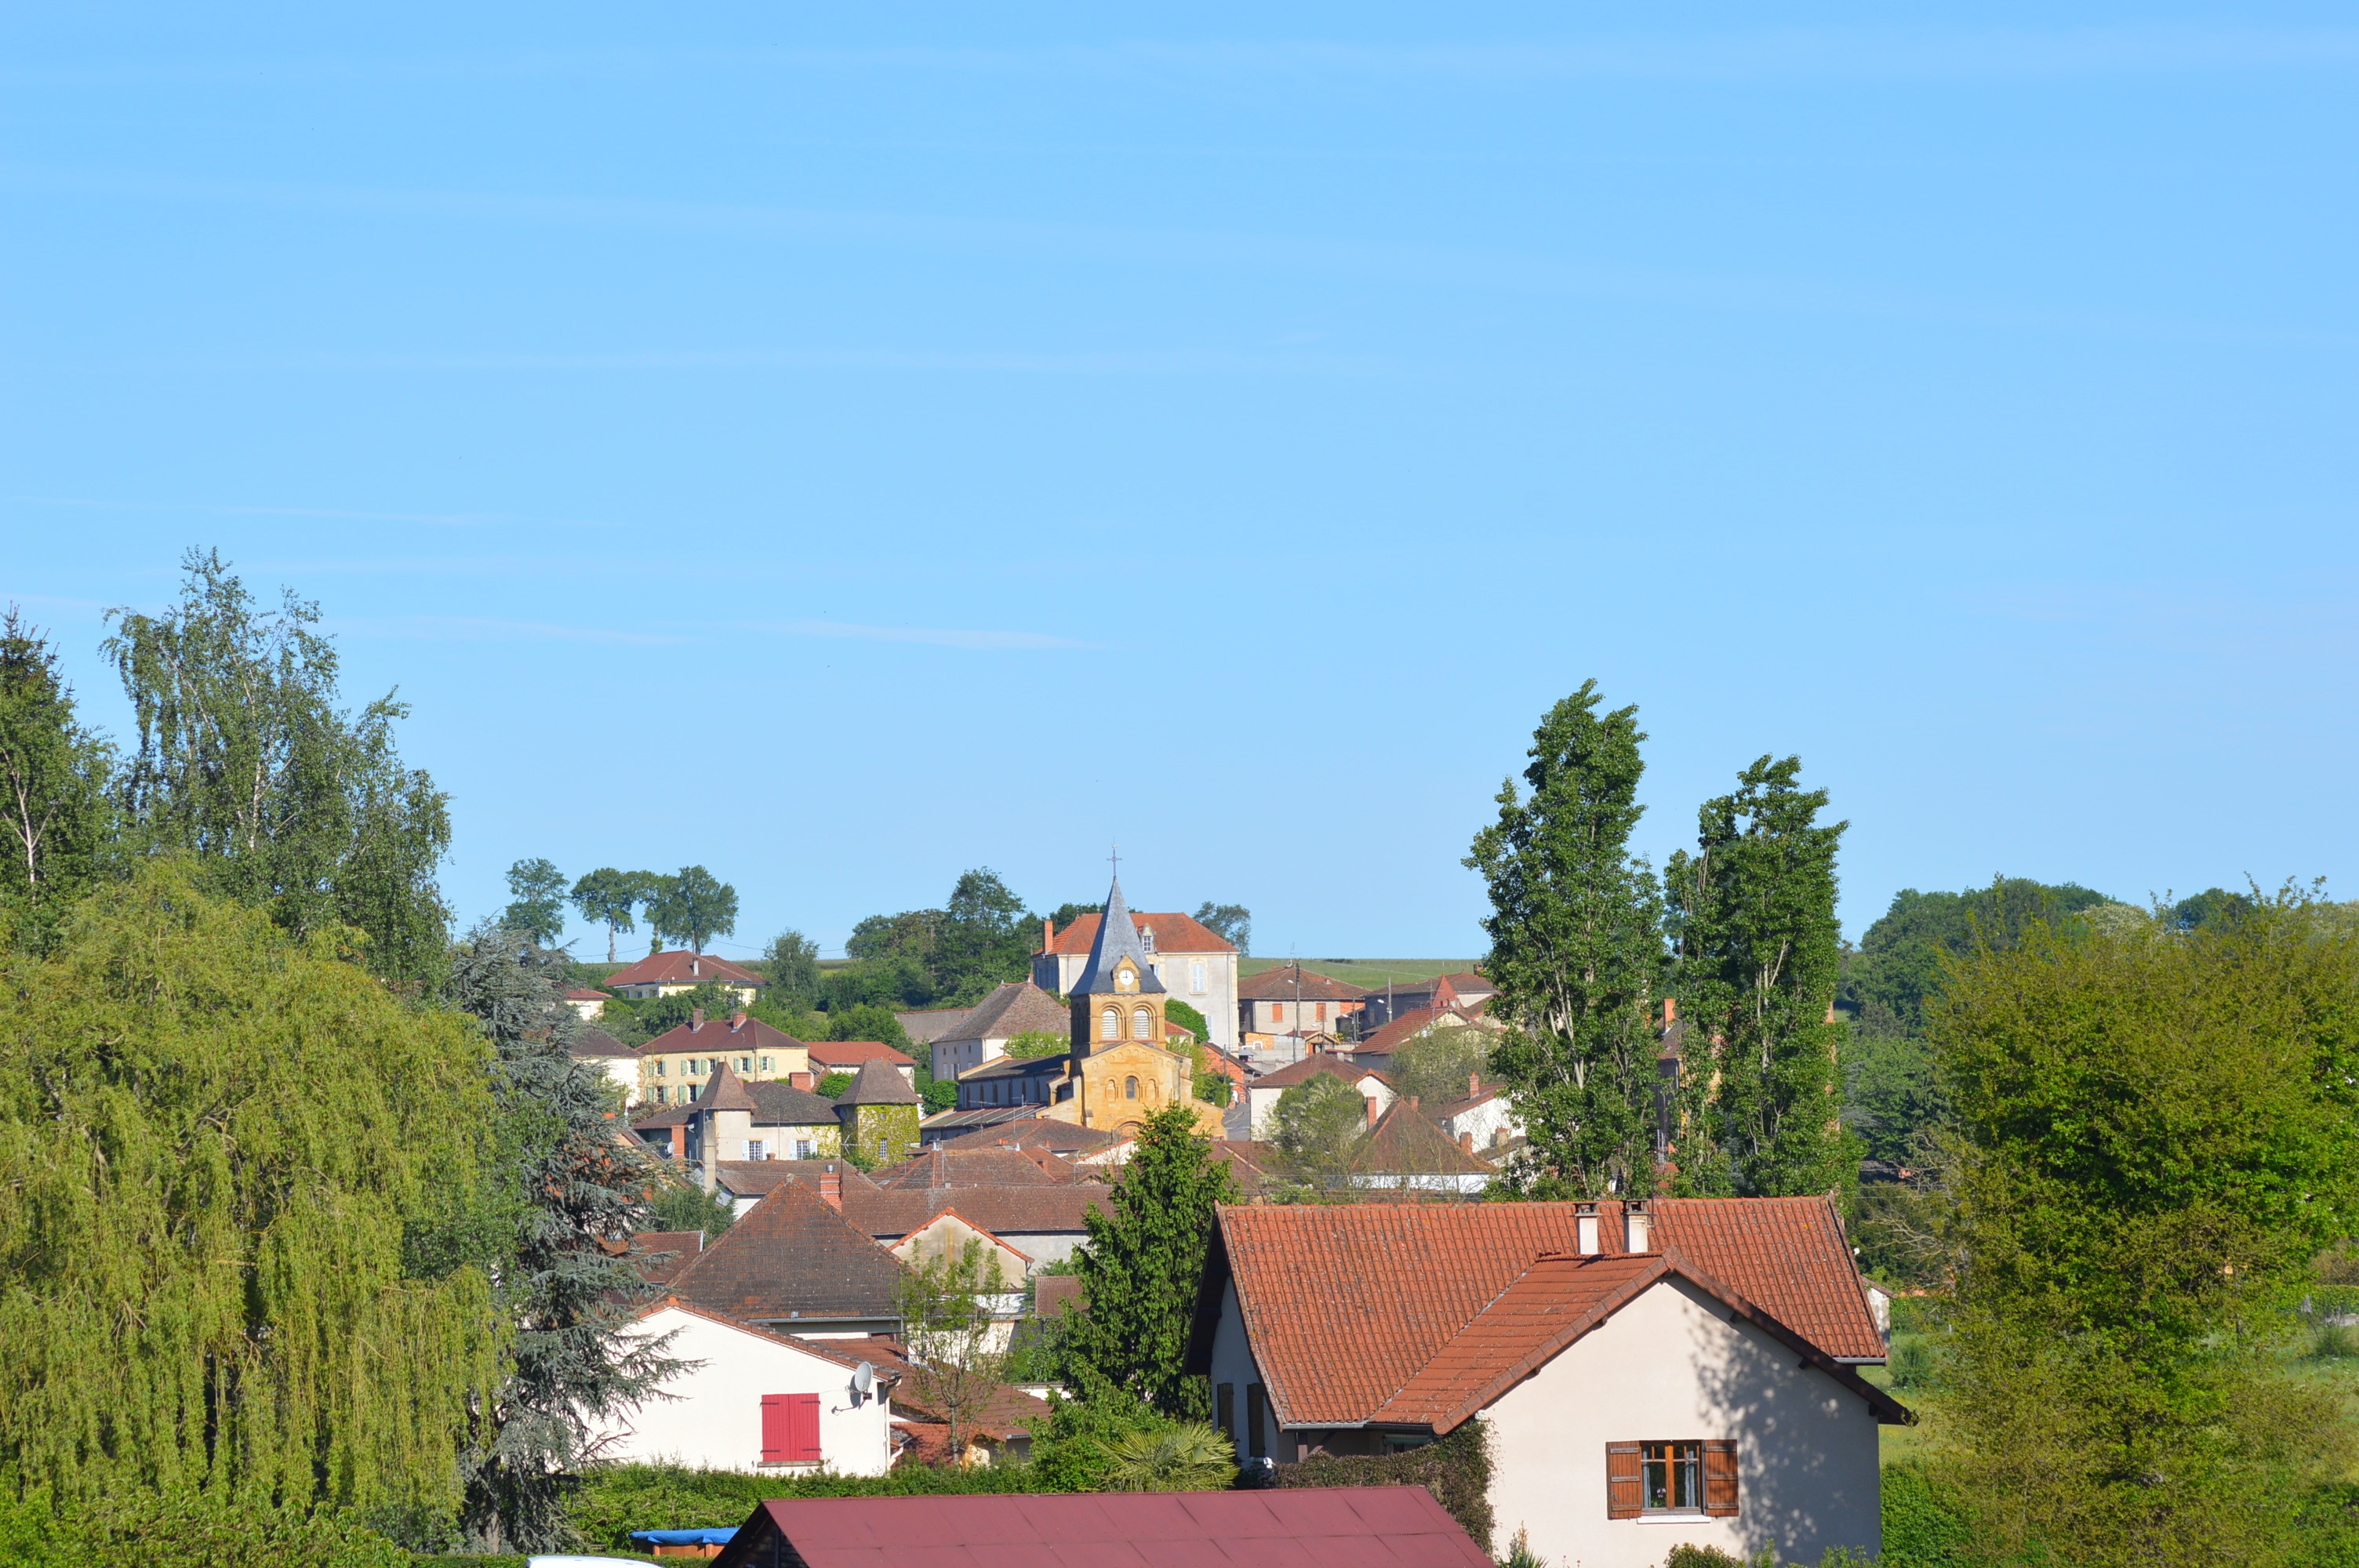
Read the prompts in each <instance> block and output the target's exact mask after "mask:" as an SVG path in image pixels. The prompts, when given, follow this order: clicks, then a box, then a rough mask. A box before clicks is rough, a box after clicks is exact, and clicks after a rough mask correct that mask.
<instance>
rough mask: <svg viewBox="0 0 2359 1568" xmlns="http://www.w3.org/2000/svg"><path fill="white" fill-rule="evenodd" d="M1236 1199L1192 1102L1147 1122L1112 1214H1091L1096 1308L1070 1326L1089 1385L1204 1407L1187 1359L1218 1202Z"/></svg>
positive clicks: (1086, 1260) (1169, 1409) (1090, 1281)
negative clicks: (1186, 1369) (1190, 1386)
mask: <svg viewBox="0 0 2359 1568" xmlns="http://www.w3.org/2000/svg"><path fill="white" fill-rule="evenodd" d="M1235 1197H1236V1194H1235V1190H1234V1186H1233V1184H1232V1183H1231V1181H1230V1178H1229V1171H1228V1167H1227V1166H1225V1165H1223V1164H1220V1163H1218V1162H1215V1161H1214V1160H1213V1159H1212V1146H1211V1143H1210V1142H1209V1141H1207V1140H1206V1139H1204V1138H1202V1137H1201V1136H1200V1135H1199V1134H1198V1133H1197V1131H1196V1119H1195V1116H1194V1113H1192V1112H1191V1111H1190V1110H1189V1108H1187V1107H1186V1106H1182V1105H1175V1106H1166V1107H1164V1108H1162V1109H1160V1110H1158V1111H1155V1112H1153V1113H1152V1114H1150V1115H1149V1116H1147V1118H1146V1119H1144V1120H1143V1121H1141V1122H1140V1124H1139V1129H1138V1136H1137V1139H1136V1141H1135V1142H1134V1144H1133V1145H1132V1151H1131V1156H1130V1160H1129V1162H1128V1163H1126V1164H1125V1165H1124V1166H1123V1168H1122V1175H1121V1179H1120V1180H1119V1181H1117V1182H1116V1183H1115V1184H1114V1197H1113V1200H1112V1208H1113V1211H1114V1212H1113V1213H1112V1214H1111V1215H1110V1216H1109V1215H1106V1214H1102V1213H1100V1212H1098V1211H1096V1210H1094V1209H1093V1210H1092V1211H1090V1213H1089V1215H1088V1217H1087V1223H1088V1226H1089V1232H1090V1239H1089V1247H1088V1249H1087V1250H1086V1251H1085V1252H1083V1253H1082V1257H1081V1260H1080V1273H1081V1278H1082V1297H1083V1299H1084V1300H1085V1301H1086V1302H1087V1303H1088V1305H1087V1308H1086V1310H1085V1311H1084V1312H1083V1313H1082V1314H1081V1316H1080V1317H1079V1318H1078V1319H1077V1320H1076V1321H1075V1323H1074V1324H1073V1325H1072V1327H1071V1331H1070V1332H1071V1341H1072V1346H1073V1355H1074V1362H1075V1366H1076V1368H1077V1371H1078V1373H1079V1374H1080V1376H1081V1377H1082V1386H1083V1387H1085V1388H1094V1386H1095V1385H1097V1384H1100V1383H1103V1384H1106V1385H1111V1387H1112V1388H1114V1389H1116V1390H1122V1391H1124V1392H1126V1393H1128V1394H1130V1395H1132V1396H1134V1397H1135V1398H1137V1399H1139V1400H1144V1401H1146V1402H1147V1403H1149V1404H1152V1405H1154V1406H1155V1407H1156V1408H1157V1409H1158V1410H1160V1411H1163V1412H1164V1413H1165V1414H1167V1415H1170V1416H1174V1417H1180V1416H1187V1415H1191V1414H1195V1413H1197V1411H1195V1410H1194V1409H1193V1408H1192V1407H1193V1405H1194V1404H1196V1403H1198V1402H1201V1386H1200V1387H1198V1388H1196V1389H1195V1390H1187V1389H1183V1387H1182V1385H1183V1383H1187V1382H1189V1381H1190V1379H1186V1378H1185V1376H1184V1374H1183V1373H1182V1371H1181V1369H1180V1368H1181V1363H1182V1362H1183V1361H1184V1360H1185V1358H1186V1354H1187V1346H1188V1330H1189V1325H1190V1321H1191V1320H1192V1317H1193V1314H1194V1311H1195V1303H1196V1288H1197V1284H1198V1281H1200V1280H1201V1278H1202V1276H1203V1271H1204V1253H1205V1249H1207V1248H1208V1247H1209V1246H1210V1245H1211V1243H1212V1209H1213V1206H1215V1205H1218V1204H1223V1203H1233V1202H1234V1201H1235ZM1192 1381H1193V1382H1194V1383H1196V1384H1198V1385H1201V1381H1202V1379H1193V1380H1192Z"/></svg>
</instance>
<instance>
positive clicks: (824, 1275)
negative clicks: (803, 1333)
mask: <svg viewBox="0 0 2359 1568" xmlns="http://www.w3.org/2000/svg"><path fill="white" fill-rule="evenodd" d="M745 1163H746V1164H778V1165H801V1164H818V1163H821V1162H818V1161H804V1160H776V1161H768V1160H766V1161H754V1162H745ZM737 1168H738V1169H743V1168H744V1165H743V1164H741V1165H739V1166H737ZM851 1202H852V1195H851V1194H849V1193H847V1194H846V1195H845V1204H846V1206H850V1204H851ZM901 1277H902V1271H901V1265H900V1263H899V1261H898V1260H896V1259H895V1258H894V1256H893V1255H892V1254H891V1253H890V1252H887V1251H886V1250H885V1249H884V1248H882V1247H879V1246H878V1245H877V1244H876V1243H875V1240H874V1239H872V1238H869V1237H868V1236H865V1235H864V1234H862V1232H861V1231H860V1230H858V1229H856V1228H855V1227H853V1226H852V1225H851V1224H850V1223H848V1222H847V1221H846V1219H845V1217H844V1216H843V1215H841V1214H838V1213H837V1212H836V1211H835V1209H834V1208H833V1207H832V1206H830V1205H829V1204H828V1203H827V1202H826V1201H825V1200H823V1199H822V1198H821V1196H820V1195H819V1193H818V1190H817V1189H816V1188H815V1187H811V1186H806V1185H805V1184H802V1183H800V1182H795V1181H787V1182H781V1183H780V1184H777V1186H776V1187H774V1188H772V1189H771V1192H770V1195H768V1196H767V1197H765V1198H764V1199H763V1200H762V1201H761V1202H759V1203H757V1204H756V1205H755V1206H753V1208H752V1209H751V1210H750V1211H749V1212H748V1213H746V1214H745V1216H744V1217H742V1218H740V1219H739V1220H738V1221H737V1223H736V1224H734V1225H733V1226H731V1227H729V1229H728V1230H727V1231H726V1232H725V1233H724V1234H723V1236H722V1237H721V1238H720V1239H719V1240H717V1241H715V1242H713V1243H712V1246H710V1247H707V1248H706V1249H704V1252H703V1255H702V1256H701V1257H699V1258H698V1259H697V1260H696V1261H695V1262H693V1263H691V1264H690V1265H689V1266H688V1267H687V1268H685V1269H683V1270H681V1271H680V1272H679V1277H678V1278H677V1279H675V1280H674V1281H672V1293H673V1294H674V1295H677V1296H678V1297H679V1298H680V1300H681V1301H683V1302H686V1303H688V1304H690V1305H691V1306H698V1307H702V1308H703V1309H705V1310H706V1311H707V1312H716V1313H720V1314H723V1316H725V1317H733V1318H737V1319H740V1320H744V1321H754V1320H763V1321H784V1320H787V1319H789V1318H797V1317H799V1319H800V1320H801V1321H803V1322H805V1323H809V1324H811V1325H814V1326H816V1325H818V1324H820V1323H821V1322H824V1321H825V1320H826V1319H829V1318H880V1317H896V1316H898V1315H899V1314H900V1310H901V1309H900V1287H901Z"/></svg>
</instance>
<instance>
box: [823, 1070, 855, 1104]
mask: <svg viewBox="0 0 2359 1568" xmlns="http://www.w3.org/2000/svg"><path fill="white" fill-rule="evenodd" d="M850 1087H852V1075H851V1074H850V1073H830V1074H829V1075H828V1076H825V1077H823V1078H821V1080H820V1081H819V1092H820V1094H821V1096H823V1097H824V1098H828V1099H833V1098H836V1097H837V1096H839V1095H841V1094H843V1091H844V1090H846V1089H848V1088H850Z"/></svg>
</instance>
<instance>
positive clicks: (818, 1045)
mask: <svg viewBox="0 0 2359 1568" xmlns="http://www.w3.org/2000/svg"><path fill="white" fill-rule="evenodd" d="M797 1044H801V1045H802V1047H803V1049H804V1050H806V1051H808V1052H810V1065H811V1066H812V1067H813V1068H814V1069H816V1070H817V1071H819V1072H821V1073H856V1072H858V1071H860V1069H861V1068H862V1067H864V1066H865V1065H868V1064H869V1063H871V1062H883V1063H885V1064H886V1065H888V1066H891V1067H894V1068H897V1069H899V1070H900V1071H901V1073H902V1075H903V1082H905V1083H906V1082H907V1081H908V1071H909V1070H910V1069H912V1068H914V1067H916V1066H917V1065H918V1063H917V1058H915V1057H914V1056H911V1055H910V1054H908V1052H906V1051H897V1050H895V1049H894V1048H893V1047H892V1046H890V1045H887V1044H885V1042H883V1041H882V1040H812V1041H808V1042H797Z"/></svg>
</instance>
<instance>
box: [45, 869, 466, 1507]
mask: <svg viewBox="0 0 2359 1568" xmlns="http://www.w3.org/2000/svg"><path fill="white" fill-rule="evenodd" d="M350 958H351V955H350V954H349V952H347V951H344V950H342V948H341V947H340V946H339V944H338V942H337V941H336V938H335V935H333V934H332V933H326V932H322V933H319V934H315V935H311V936H309V937H304V938H296V937H292V936H289V935H287V934H286V933H285V932H283V931H281V930H279V929H278V928H277V926H276V925H273V923H272V922H271V921H270V919H269V918H268V916H267V915H266V914H263V913H262V912H260V911H258V910H255V909H252V908H248V907H245V906H244V905H241V904H239V903H234V902H232V901H227V900H222V899H218V898H215V897H212V896H210V895H208V894H206V893H204V892H201V891H200V890H199V888H198V887H197V886H196V885H195V884H194V882H193V881H192V880H191V878H190V874H189V870H188V868H187V867H186V866H185V865H184V864H183V863H182V862H179V861H178V860H150V861H148V862H147V863H146V864H144V865H143V866H141V867H140V868H138V870H137V871H136V874H135V875H134V876H133V877H132V878H131V879H130V880H128V881H121V882H112V883H107V884H103V885H102V886H101V887H100V888H99V889H98V890H97V891H95V892H93V893H92V895H91V896H89V897H88V898H87V899H86V900H85V901H84V902H83V903H81V904H80V905H78V906H77V908H76V911H75V918H74V920H73V921H72V923H71V925H68V926H67V927H66V929H65V933H64V935H63V936H62V938H61V940H60V944H59V945H58V946H56V947H55V948H54V949H53V950H52V951H51V952H50V953H49V955H48V956H47V957H43V958H40V959H38V960H36V959H34V958H31V957H27V956H23V955H18V956H16V957H13V958H11V959H8V960H6V961H5V962H6V973H5V975H0V1346H6V1353H5V1355H0V1475H5V1476H7V1477H8V1478H9V1484H10V1485H11V1486H13V1487H21V1488H23V1489H24V1490H25V1491H27V1492H38V1491H43V1490H46V1491H47V1493H48V1494H49V1498H51V1500H52V1502H53V1503H55V1504H57V1505H59V1506H61V1507H68V1508H71V1507H76V1506H80V1505H82V1504H85V1503H88V1502H90V1501H92V1499H98V1498H109V1497H122V1496H126V1495H131V1494H140V1493H147V1494H154V1493H173V1494H183V1495H185V1494H190V1493H203V1494H208V1495H212V1496H214V1497H218V1498H233V1499H243V1500H248V1501H252V1500H261V1501H263V1502H266V1503H272V1502H275V1503H277V1504H279V1505H282V1506H285V1507H288V1508H290V1509H296V1510H301V1509H307V1508H310V1507H311V1506H313V1505H315V1504H323V1505H329V1506H335V1507H349V1508H353V1509H362V1510H369V1511H379V1510H387V1509H392V1510H414V1511H420V1512H424V1513H427V1514H439V1515H441V1516H443V1517H448V1516H449V1515H450V1514H451V1512H452V1511H453V1510H454V1509H455V1508H456V1505H457V1503H458V1488H457V1476H458V1469H457V1465H456V1463H455V1459H456V1454H457V1452H458V1447H459V1444H460V1442H461V1439H462V1433H463V1432H464V1430H465V1426H466V1422H467V1411H468V1408H469V1403H470V1400H472V1399H480V1398H482V1397H484V1396H486V1395H488V1393H489V1392H490V1391H491V1390H493V1389H494V1388H495V1387H496V1386H497V1383H498V1379H499V1366H500V1353H501V1350H502V1331H501V1328H500V1319H499V1316H498V1314H497V1313H496V1312H495V1310H494V1306H493V1303H492V1299H491V1292H490V1284H489V1281H488V1279H487V1277H486V1274H485V1271H484V1269H483V1268H482V1267H481V1266H480V1265H479V1264H478V1263H477V1262H475V1261H474V1260H473V1256H472V1249H471V1248H470V1247H469V1246H468V1245H467V1244H466V1243H465V1242H464V1239H463V1238H464V1237H465V1236H466V1235H467V1233H468V1232H469V1231H470V1229H471V1228H472V1226H473V1221H472V1220H471V1218H470V1216H469V1213H468V1195H471V1194H473V1193H474V1192H476V1191H478V1190H479V1189H480V1186H481V1161H482V1159H483V1153H484V1148H485V1146H486V1144H487V1142H488V1141H489V1139H490V1136H491V1133H492V1118H493V1108H492V1098H491V1093H490V1088H489V1086H488V1084H487V1083H486V1080H485V1068H486V1065H487V1063H488V1058H489V1054H490V1053H489V1052H488V1050H487V1049H486V1048H485V1046H484V1044H483V1042H482V1040H481V1039H480V1037H479V1036H478V1035H477V1034H476V1033H475V1032H474V1031H473V1029H471V1028H469V1027H468V1026H467V1024H466V1022H464V1021H463V1020H462V1019H459V1018H457V1017H454V1016H453V1015H451V1014H450V1013H448V1012H445V1011H439V1010H428V1009H419V1008H416V1007H413V1006H408V1005H405V1004H404V1003H403V1002H402V1001H401V1000H398V999H397V998H395V997H394V996H393V995H391V994H390V993H389V992H388V991H387V989H386V987H384V986H383V985H381V984H380V983H378V982H377V981H376V980H375V979H372V978H371V977H370V976H369V975H368V974H367V973H366V972H365V971H364V970H363V969H362V968H360V967H359V966H358V965H356V964H354V963H353V962H351V961H350ZM153 1544H155V1545H156V1546H157V1547H158V1549H159V1550H162V1549H166V1548H167V1547H168V1545H169V1544H170V1543H168V1542H156V1543H153Z"/></svg>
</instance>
